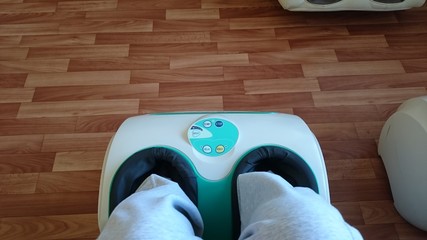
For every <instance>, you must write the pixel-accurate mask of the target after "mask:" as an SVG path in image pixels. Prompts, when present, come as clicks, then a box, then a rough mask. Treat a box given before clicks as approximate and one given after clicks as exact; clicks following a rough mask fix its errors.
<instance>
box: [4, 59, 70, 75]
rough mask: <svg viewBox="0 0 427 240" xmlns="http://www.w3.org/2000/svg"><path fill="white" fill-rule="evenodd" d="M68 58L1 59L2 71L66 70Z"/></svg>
mask: <svg viewBox="0 0 427 240" xmlns="http://www.w3.org/2000/svg"><path fill="white" fill-rule="evenodd" d="M69 61H70V60H68V59H51V60H45V59H39V60H16V61H0V73H29V72H65V71H67V68H68V63H69Z"/></svg>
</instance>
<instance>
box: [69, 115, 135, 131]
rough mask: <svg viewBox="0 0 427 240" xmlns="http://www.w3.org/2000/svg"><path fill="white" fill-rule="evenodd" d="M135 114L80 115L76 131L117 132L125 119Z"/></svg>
mask: <svg viewBox="0 0 427 240" xmlns="http://www.w3.org/2000/svg"><path fill="white" fill-rule="evenodd" d="M131 116H133V115H128V114H124V115H117V114H115V115H102V116H85V117H78V118H77V123H76V132H81V133H84V132H86V133H89V132H116V131H117V129H118V128H119V126H120V125H121V124H122V123H123V121H124V120H126V119H127V118H129V117H131Z"/></svg>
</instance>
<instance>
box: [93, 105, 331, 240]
mask: <svg viewBox="0 0 427 240" xmlns="http://www.w3.org/2000/svg"><path fill="white" fill-rule="evenodd" d="M253 171H271V172H273V173H275V174H278V175H280V176H282V177H283V178H284V179H286V180H287V181H288V182H289V183H291V184H292V185H294V186H304V187H309V188H311V189H313V190H314V191H315V192H317V193H319V194H320V195H321V196H322V197H323V198H324V199H325V200H326V201H328V202H329V201H330V200H329V187H328V179H327V174H326V168H325V163H324V160H323V156H322V152H321V149H320V147H319V143H318V141H317V139H316V138H315V136H314V135H313V133H312V132H311V131H310V129H309V128H308V126H307V125H306V124H305V123H304V121H303V120H302V119H301V118H299V117H297V116H294V115H289V114H281V113H257V112H254V113H249V112H234V113H233V112H220V113H165V114H150V115H142V116H136V117H131V118H129V119H127V120H126V121H125V122H123V124H122V125H121V126H120V128H119V129H118V131H117V133H116V134H115V135H114V137H113V138H112V140H111V142H110V145H109V147H108V150H107V153H106V156H105V160H104V165H103V169H102V176H101V186H100V192H99V205H98V220H99V227H100V229H101V230H102V228H103V227H104V225H105V223H106V221H107V219H108V217H109V215H110V214H111V212H112V211H113V210H114V208H115V207H116V206H117V205H118V204H119V203H120V202H121V201H122V200H124V199H125V198H126V197H128V196H129V195H131V194H132V193H133V192H135V190H136V189H137V188H138V187H139V185H140V184H141V183H142V182H143V181H144V179H145V178H147V177H148V176H149V175H150V174H153V173H156V174H158V175H160V176H164V177H167V178H170V179H172V180H173V181H176V182H177V183H178V184H179V185H180V187H181V188H182V189H183V191H184V192H185V193H186V194H187V195H188V197H189V198H190V199H191V200H192V201H193V202H194V203H195V204H196V206H197V207H198V209H199V211H200V213H201V214H202V217H203V222H204V225H205V232H204V235H203V237H204V239H223V240H226V239H233V238H236V237H237V236H238V235H239V234H240V219H239V213H238V202H237V190H236V180H237V176H238V175H239V174H242V173H247V172H253Z"/></svg>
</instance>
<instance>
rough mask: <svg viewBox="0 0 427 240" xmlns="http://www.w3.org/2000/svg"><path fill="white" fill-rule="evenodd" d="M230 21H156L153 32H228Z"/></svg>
mask: <svg viewBox="0 0 427 240" xmlns="http://www.w3.org/2000/svg"><path fill="white" fill-rule="evenodd" d="M228 29H230V25H229V22H228V20H222V19H214V20H213V19H198V20H197V21H193V20H154V22H153V31H155V32H174V31H177V32H182V31H215V30H217V31H219V30H228Z"/></svg>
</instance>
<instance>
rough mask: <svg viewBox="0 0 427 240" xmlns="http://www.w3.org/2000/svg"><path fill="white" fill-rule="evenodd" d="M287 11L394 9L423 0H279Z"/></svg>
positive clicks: (420, 3)
mask: <svg viewBox="0 0 427 240" xmlns="http://www.w3.org/2000/svg"><path fill="white" fill-rule="evenodd" d="M279 3H280V5H282V7H283V8H284V9H287V10H289V11H307V12H326V11H345V10H356V11H396V10H405V9H410V8H413V7H421V6H423V4H424V3H425V0H279Z"/></svg>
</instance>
